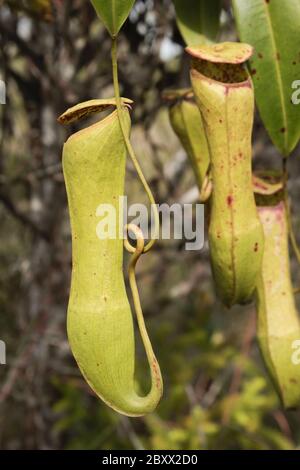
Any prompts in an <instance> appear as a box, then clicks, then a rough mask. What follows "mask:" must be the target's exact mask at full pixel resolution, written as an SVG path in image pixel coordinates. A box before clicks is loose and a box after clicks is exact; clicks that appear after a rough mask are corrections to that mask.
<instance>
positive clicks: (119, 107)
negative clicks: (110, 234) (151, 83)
mask: <svg viewBox="0 0 300 470" xmlns="http://www.w3.org/2000/svg"><path fill="white" fill-rule="evenodd" d="M111 59H112V70H113V82H114V91H115V98H116V105H117V111H118V118H119V123H120V127H121V131H122V134H123V138H124V142H125V145H126V148H127V152H128V154H129V156H130V158H131V160H132V163H133V165H134V167H135V169H136V172H137V174H138V176H139V178H140V180H141V183H142V185H143V187H144V189H145V191H146V193H147V196H148V198H149V201H150V204H151V206H150V208H151V213H152V210H153V215H154V234H152V232H151V240H150V241H149V242H148V244H147V245H146V246H145V248H144V253H146V252H147V251H149V250H150V249H151V248H152V246H153V245H154V243H155V241H156V239H157V238H158V231H159V213H158V208H157V205H156V202H155V199H154V196H153V194H152V191H151V189H150V187H149V185H148V183H147V181H146V178H145V176H144V174H143V172H142V169H141V167H140V164H139V162H138V160H137V157H136V155H135V151H134V149H133V147H132V145H131V142H130V139H129V137H128V135H127V133H126V129H125V125H124V122H123V119H122V101H121V97H120V88H119V77H118V62H117V38H116V37H115V38H112V48H111ZM127 249H128V244H127ZM129 251H131V252H133V251H135V249H134V248H132V249H130V250H129Z"/></svg>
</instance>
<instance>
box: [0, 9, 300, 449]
mask: <svg viewBox="0 0 300 470" xmlns="http://www.w3.org/2000/svg"><path fill="white" fill-rule="evenodd" d="M220 39H223V40H224V39H227V40H234V39H236V32H235V28H234V23H233V19H232V12H231V9H230V2H227V1H224V2H223V10H222V33H221V37H220ZM110 44H111V42H110V38H109V37H108V35H107V33H106V32H105V30H104V28H103V26H102V24H101V23H100V21H99V20H97V19H96V17H95V13H94V11H93V9H92V7H91V6H90V3H89V2H88V1H86V0H52V1H50V0H32V1H29V0H28V1H27V0H23V1H14V0H7V1H0V78H1V79H2V80H4V81H5V83H6V85H7V104H6V105H5V106H0V121H1V127H0V221H1V231H0V339H2V340H4V341H5V342H6V345H7V365H6V366H4V365H2V366H0V446H1V448H2V449H294V448H297V447H298V446H299V445H300V423H299V418H300V413H299V412H297V411H294V412H284V411H283V410H282V408H281V407H280V404H279V401H278V399H277V397H276V395H275V392H274V390H273V388H272V386H271V384H270V382H269V379H268V377H267V375H266V372H265V369H264V366H263V365H262V362H261V359H260V355H259V351H258V347H257V343H256V337H255V321H256V319H255V308H254V306H253V305H249V306H247V307H243V308H242V307H234V308H232V309H231V310H227V309H225V308H224V307H223V306H222V305H221V304H220V303H219V302H218V301H217V300H216V298H215V294H214V288H213V284H212V280H211V272H210V266H209V260H208V250H207V242H206V244H205V247H204V249H203V250H202V251H201V252H187V251H185V250H184V245H183V243H182V242H179V241H178V240H171V241H168V242H166V241H161V242H159V243H158V244H157V246H156V248H155V249H154V250H153V251H152V252H151V254H149V255H148V256H144V257H143V259H142V261H141V263H140V264H139V267H138V268H139V269H138V281H139V286H140V292H141V298H142V303H143V305H144V312H145V317H146V322H147V325H148V328H149V333H150V336H151V338H152V340H153V345H154V349H155V351H156V352H157V356H158V359H159V361H160V364H161V368H162V372H163V376H164V382H165V393H164V398H163V400H162V402H161V405H160V406H159V408H158V409H157V412H156V413H155V414H152V415H150V416H147V417H144V418H138V419H130V418H126V417H122V416H120V415H118V414H117V413H115V412H114V411H111V410H110V409H109V408H108V407H106V406H105V405H104V404H102V402H100V401H99V400H98V399H97V398H96V397H95V396H94V394H93V393H92V392H91V390H90V389H89V388H88V386H87V385H86V383H85V381H84V380H83V378H82V377H81V375H80V373H79V370H78V368H77V366H76V364H75V362H74V360H73V358H72V356H71V353H70V349H69V346H68V342H67V337H66V310H67V301H68V291H69V285H70V272H71V240H70V227H69V219H68V212H67V204H66V194H65V188H64V181H63V176H62V172H61V150H62V145H63V142H64V140H65V139H66V138H67V136H68V135H69V134H70V132H71V131H72V130H75V129H76V127H74V128H73V129H69V128H68V129H63V128H61V127H60V126H59V125H58V123H57V121H56V119H57V116H58V115H59V114H61V113H62V112H63V111H64V110H65V109H66V108H67V107H70V106H72V105H74V104H76V103H78V102H80V101H84V100H88V99H91V98H101V97H111V96H112V95H113V88H112V79H111V68H110ZM119 49H120V81H121V84H122V94H123V96H127V97H130V98H132V99H133V100H134V101H135V106H134V110H133V114H132V117H133V124H134V127H133V132H132V139H133V142H134V145H135V147H136V149H137V153H138V155H139V158H140V161H141V164H142V167H143V169H144V172H145V174H146V176H147V178H148V181H149V182H150V184H151V186H152V188H153V190H154V193H155V196H156V200H157V202H159V203H163V202H167V203H173V202H178V201H179V202H180V201H181V202H183V201H184V202H192V201H196V199H197V190H196V186H195V180H194V177H193V174H192V171H191V168H190V165H189V164H188V162H187V159H186V155H185V153H184V151H183V150H182V148H181V147H180V144H179V142H178V140H177V138H176V137H175V135H174V134H173V132H172V130H171V128H170V125H169V121H168V113H167V109H166V108H165V106H164V104H163V102H162V100H161V94H162V91H163V90H164V89H165V88H168V87H185V86H189V74H188V65H189V64H188V58H187V57H186V56H185V54H184V44H183V41H182V39H181V36H180V34H179V32H178V29H177V27H176V22H175V16H174V9H173V6H172V4H171V1H170V0H144V1H141V0H137V2H136V4H135V7H134V10H133V11H132V13H131V15H130V19H129V21H127V23H126V24H125V26H124V28H123V30H122V34H121V39H120V48H119ZM253 154H254V166H255V168H258V169H262V168H280V166H281V156H280V155H279V153H278V152H277V150H276V149H275V148H274V147H273V145H272V144H271V142H270V140H269V138H268V136H267V134H266V132H265V130H264V127H263V126H262V124H261V121H260V119H259V116H256V122H255V132H254V142H253ZM296 154H297V150H296V151H295V156H294V157H293V156H292V157H291V159H290V163H289V170H290V174H291V180H290V190H291V195H292V197H293V209H294V218H295V220H294V223H295V227H296V229H297V228H298V227H299V223H300V218H299V217H298V218H297V214H298V213H299V186H300V171H299V163H298V162H299V159H298V161H297V158H296ZM298 154H299V148H298ZM127 193H128V196H129V199H130V201H132V202H133V201H135V202H146V198H145V195H144V193H143V190H142V188H141V185H140V183H139V181H138V179H137V177H136V175H135V173H134V171H133V168H132V167H131V165H130V163H128V172H127ZM292 261H293V263H292V266H293V274H294V282H295V285H299V284H300V276H299V274H298V275H297V267H296V265H295V260H292ZM298 272H299V270H298ZM137 344H138V358H137V359H138V375H139V378H140V380H142V381H143V382H144V386H145V390H146V389H147V385H148V382H147V374H146V373H145V371H146V370H148V369H147V367H146V362H145V358H144V356H143V354H144V353H143V351H142V348H141V345H140V343H139V338H138V335H137Z"/></svg>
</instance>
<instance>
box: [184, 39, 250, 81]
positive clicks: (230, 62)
mask: <svg viewBox="0 0 300 470" xmlns="http://www.w3.org/2000/svg"><path fill="white" fill-rule="evenodd" d="M186 51H187V53H188V54H190V56H191V57H192V72H193V71H196V72H197V73H199V74H200V75H201V76H203V77H204V78H206V79H208V80H213V81H215V82H217V83H219V84H222V85H223V86H228V87H231V86H251V79H250V76H249V73H248V71H247V69H246V66H245V63H246V61H247V60H248V59H249V58H250V57H251V55H252V54H253V48H252V47H251V46H249V45H248V44H242V43H229V42H227V43H222V44H214V45H203V46H199V47H188V48H187V49H186Z"/></svg>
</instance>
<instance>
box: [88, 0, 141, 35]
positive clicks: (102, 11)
mask: <svg viewBox="0 0 300 470" xmlns="http://www.w3.org/2000/svg"><path fill="white" fill-rule="evenodd" d="M91 2H92V4H93V6H94V8H95V10H96V12H97V15H98V16H99V17H100V18H101V19H102V21H103V23H104V24H105V27H106V28H107V29H108V31H109V34H110V35H111V36H112V37H116V36H117V34H118V32H119V31H120V29H121V27H122V26H123V23H124V22H125V21H126V19H127V17H128V15H129V13H130V10H131V8H132V7H133V4H134V2H135V0H91Z"/></svg>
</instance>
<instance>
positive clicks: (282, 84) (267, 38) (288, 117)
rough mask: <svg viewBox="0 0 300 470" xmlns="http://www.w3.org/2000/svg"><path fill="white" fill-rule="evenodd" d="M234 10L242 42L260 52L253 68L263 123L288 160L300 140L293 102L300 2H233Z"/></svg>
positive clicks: (299, 68) (298, 111) (299, 63)
mask: <svg viewBox="0 0 300 470" xmlns="http://www.w3.org/2000/svg"><path fill="white" fill-rule="evenodd" d="M233 6H234V11H235V18H236V21H237V26H238V30H239V34H240V38H241V40H242V41H243V42H244V41H245V42H248V43H250V44H251V45H252V46H254V48H255V51H256V52H255V54H254V56H253V57H252V59H251V60H250V65H251V73H252V77H253V82H254V86H255V94H256V100H257V105H258V108H259V111H260V114H261V117H262V120H263V122H264V124H265V126H266V128H267V130H268V132H269V135H270V137H271V139H272V141H273V143H274V144H275V145H276V146H277V147H278V149H279V150H280V151H281V152H282V153H283V154H284V155H285V156H287V155H289V154H290V153H291V151H292V150H293V149H294V148H295V146H296V145H297V143H298V141H299V138H300V105H296V104H293V102H292V94H293V93H294V92H295V89H293V88H292V86H293V83H294V81H296V80H297V79H299V77H300V48H299V44H300V43H299V30H300V2H299V0H252V1H251V2H249V1H245V0H233Z"/></svg>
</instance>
